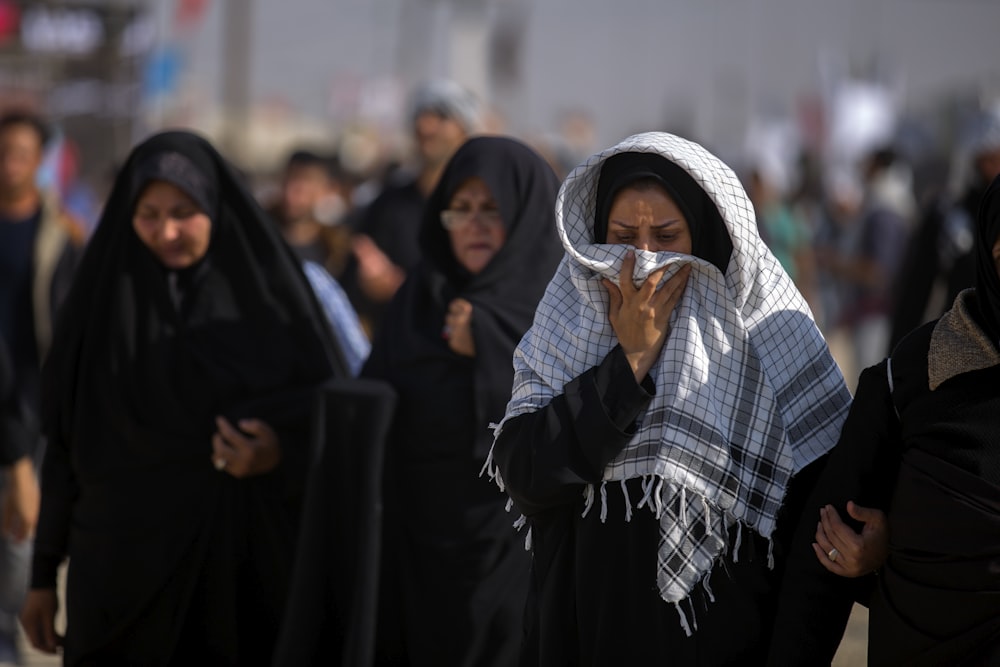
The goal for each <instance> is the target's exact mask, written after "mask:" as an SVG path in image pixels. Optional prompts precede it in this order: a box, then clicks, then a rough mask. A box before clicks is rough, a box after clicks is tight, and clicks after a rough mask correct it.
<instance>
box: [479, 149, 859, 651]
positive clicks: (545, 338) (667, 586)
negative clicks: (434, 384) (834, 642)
mask: <svg viewBox="0 0 1000 667" xmlns="http://www.w3.org/2000/svg"><path fill="white" fill-rule="evenodd" d="M556 214H557V226H558V230H559V234H560V237H561V239H562V242H563V246H564V248H565V249H566V256H565V257H564V259H563V261H562V263H561V264H560V267H559V269H558V270H557V272H556V275H555V276H554V277H553V279H552V281H551V282H550V284H549V286H548V289H547V290H546V293H545V296H544V297H543V298H542V301H541V303H540V304H539V307H538V309H537V311H536V313H535V319H534V323H533V324H532V327H531V329H530V330H529V331H528V333H527V334H525V336H524V338H523V339H522V340H521V343H520V344H519V345H518V348H517V350H516V351H515V355H514V369H515V375H514V387H513V392H512V397H511V400H510V403H509V404H508V406H507V411H506V414H505V417H504V419H503V420H502V421H501V423H500V424H499V425H497V426H496V428H495V434H496V438H495V441H494V446H493V450H492V452H491V455H490V458H489V459H488V460H487V462H486V465H485V467H484V469H485V470H486V471H488V472H489V474H490V475H491V476H492V477H493V479H494V480H495V481H496V482H497V484H498V485H499V486H500V487H501V488H502V489H505V490H506V491H507V493H508V494H509V495H510V497H511V499H512V503H513V506H514V508H516V510H517V511H519V512H520V513H521V514H522V515H523V520H519V523H524V524H526V527H527V530H528V532H527V535H526V542H527V546H528V547H530V548H531V550H532V551H533V561H532V562H533V576H532V591H531V597H530V599H529V605H528V610H527V613H526V618H527V621H526V625H527V627H526V629H525V640H524V644H523V647H522V664H525V665H533V664H542V665H552V664H585V665H606V664H640V661H645V660H658V661H664V660H667V659H669V660H670V661H672V662H673V664H683V665H719V664H758V663H759V662H761V661H762V660H763V659H764V656H765V655H766V651H767V646H766V644H767V635H768V634H769V627H768V623H769V619H770V617H771V614H772V612H773V604H774V597H775V594H774V588H775V585H776V581H777V577H778V574H779V573H780V569H781V565H782V562H783V555H784V540H785V538H787V529H785V528H784V527H785V526H786V525H789V526H790V525H791V524H793V523H794V521H795V520H796V518H797V516H798V514H799V509H800V503H801V500H802V496H803V494H804V493H807V492H808V490H809V487H810V483H811V479H813V478H815V476H816V475H817V474H818V469H819V467H820V465H821V463H820V462H819V459H821V458H822V457H823V456H824V454H825V453H826V452H827V451H828V450H829V449H830V448H831V447H832V446H833V444H834V442H835V441H836V438H837V435H838V434H839V431H840V426H841V423H842V421H843V419H844V417H845V415H846V413H847V409H848V404H849V401H850V395H849V393H848V391H847V388H846V387H845V385H844V380H843V377H842V375H841V374H840V371H839V370H838V368H837V366H836V364H835V363H834V361H833V359H832V357H831V356H830V353H829V350H828V349H827V346H826V343H825V341H824V340H823V337H822V335H821V334H820V332H819V330H818V328H817V327H816V324H815V322H814V321H813V319H812V316H811V315H810V313H809V309H808V307H807V306H806V304H805V301H804V300H803V299H802V297H801V295H800V294H799V292H798V291H797V290H796V289H795V287H794V285H793V284H792V281H791V279H790V278H789V277H788V275H787V274H786V273H785V272H784V271H783V270H782V268H781V266H780V264H779V263H778V261H777V260H776V259H775V257H774V256H773V255H772V254H771V252H770V251H769V250H768V249H767V247H766V246H765V245H764V244H763V242H762V241H761V240H760V237H759V236H758V233H757V226H756V219H755V215H754V211H753V207H752V205H751V204H750V201H749V199H748V198H747V195H746V193H745V192H744V190H743V187H742V186H741V185H740V183H739V181H738V179H737V178H736V176H735V174H734V173H733V172H732V170H731V169H729V167H728V166H726V165H725V164H723V163H722V162H721V161H720V160H718V158H716V157H715V156H713V155H711V154H710V153H708V152H707V151H706V150H705V149H704V148H702V147H701V146H699V145H697V144H694V143H692V142H690V141H687V140H684V139H682V138H679V137H676V136H673V135H670V134H665V133H647V134H640V135H636V136H633V137H630V138H628V139H626V140H625V141H623V142H622V143H620V144H618V145H617V146H614V147H612V148H610V149H607V150H605V151H602V152H600V153H598V154H596V155H594V156H592V157H591V158H589V159H588V160H587V161H585V162H584V163H583V164H581V165H580V166H578V167H577V168H576V169H575V170H574V171H573V172H572V173H571V174H570V175H569V177H568V178H567V179H566V181H565V183H564V184H563V186H562V188H561V189H560V193H559V197H558V200H557V204H556ZM661 283H662V286H661Z"/></svg>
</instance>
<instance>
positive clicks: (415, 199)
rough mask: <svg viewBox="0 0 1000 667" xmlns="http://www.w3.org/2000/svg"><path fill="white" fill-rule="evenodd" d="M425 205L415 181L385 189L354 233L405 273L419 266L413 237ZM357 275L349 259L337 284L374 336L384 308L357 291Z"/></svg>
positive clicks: (425, 201)
mask: <svg viewBox="0 0 1000 667" xmlns="http://www.w3.org/2000/svg"><path fill="white" fill-rule="evenodd" d="M426 203H427V198H426V197H425V196H424V194H423V193H422V192H421V191H420V188H418V187H417V182H416V180H411V181H408V182H406V183H403V184H398V185H396V184H394V185H388V186H386V188H385V189H384V190H383V191H382V192H381V193H380V194H379V196H378V197H376V198H375V201H373V202H372V203H371V204H369V205H368V208H367V209H365V211H364V213H363V214H361V215H360V219H359V222H358V226H357V229H356V231H357V232H359V233H361V234H366V235H367V236H369V237H371V239H372V241H374V242H375V245H377V246H378V248H379V249H380V250H381V251H382V252H384V253H385V254H386V256H387V257H388V258H389V259H390V260H391V261H392V263H393V264H395V265H396V266H398V267H400V268H402V269H403V270H404V271H406V272H407V273H409V272H410V271H412V270H413V269H414V268H416V266H417V264H419V263H420V245H419V243H418V242H417V236H418V234H419V231H420V220H421V219H422V217H423V214H424V205H425V204H426ZM357 271H358V266H357V262H356V261H355V260H354V259H353V257H352V259H350V260H349V261H348V263H347V266H346V267H345V269H344V275H343V280H342V281H341V282H342V284H343V286H344V291H345V292H346V293H347V295H348V297H350V299H351V304H352V305H353V306H354V309H355V310H356V311H357V312H358V316H359V317H360V318H361V319H362V321H364V322H366V323H367V324H368V326H369V327H370V328H371V330H372V331H373V332H377V331H378V330H379V329H380V328H381V325H382V320H383V318H384V317H385V315H386V310H387V309H388V304H386V303H376V302H374V301H372V300H371V299H370V298H369V297H368V296H367V295H365V294H364V293H363V292H362V291H361V288H360V286H359V284H358V279H357Z"/></svg>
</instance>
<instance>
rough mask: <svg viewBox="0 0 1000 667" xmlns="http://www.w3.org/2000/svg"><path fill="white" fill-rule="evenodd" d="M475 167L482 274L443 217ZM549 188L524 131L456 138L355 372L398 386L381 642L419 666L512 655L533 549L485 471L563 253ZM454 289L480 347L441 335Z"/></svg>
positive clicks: (552, 182)
mask: <svg viewBox="0 0 1000 667" xmlns="http://www.w3.org/2000/svg"><path fill="white" fill-rule="evenodd" d="M472 177H479V178H481V179H482V180H483V181H484V182H485V183H486V184H487V186H488V187H489V189H490V192H491V193H492V195H493V197H494V199H495V200H496V202H497V204H498V207H499V210H500V214H501V217H502V219H503V223H504V227H505V229H506V242H505V243H504V245H503V247H502V248H501V249H500V250H499V252H498V253H497V255H496V256H494V258H493V259H492V261H491V262H490V263H489V264H488V265H487V266H486V267H485V268H484V269H483V270H482V271H481V272H480V273H478V274H476V275H470V274H468V273H467V272H466V271H465V270H464V269H463V268H462V267H461V266H460V265H459V264H458V262H457V261H456V259H455V257H454V256H453V254H452V251H451V245H450V241H449V237H448V232H447V231H446V230H445V229H444V228H443V227H442V226H441V222H440V213H441V211H442V210H444V209H445V208H447V207H448V205H449V203H450V200H451V197H452V195H453V194H454V192H455V191H456V190H457V189H458V188H459V187H460V186H461V185H462V184H463V183H464V182H465V181H466V180H468V179H469V178H472ZM557 187H558V182H557V181H556V177H555V175H554V174H553V172H552V170H551V168H549V167H548V165H547V164H546V163H545V162H544V161H543V160H542V159H541V158H540V157H539V156H538V155H537V154H535V153H534V152H533V151H531V150H530V149H528V148H527V147H526V146H524V145H523V144H521V143H519V142H516V141H514V140H511V139H507V138H501V137H482V138H476V139H472V140H470V141H468V142H467V143H466V144H464V145H463V146H462V147H461V148H460V149H459V150H458V151H457V152H456V154H455V155H454V156H453V157H452V159H451V161H450V162H449V164H448V167H447V168H446V169H445V172H444V174H443V175H442V178H441V181H440V183H439V184H438V187H437V189H436V190H435V192H434V193H433V194H432V196H431V197H430V199H429V201H428V205H427V209H426V211H425V213H424V217H423V223H422V226H421V228H420V248H421V251H422V254H423V256H424V261H423V262H422V263H421V264H420V265H419V266H418V268H417V269H416V270H415V271H414V272H412V273H411V274H410V276H409V278H408V279H407V281H406V283H405V284H404V285H403V287H402V288H401V289H400V292H399V293H398V294H397V295H396V297H395V299H394V300H393V302H392V304H391V307H390V310H389V313H388V317H387V319H386V323H385V326H384V327H383V328H382V329H381V331H380V332H379V334H378V335H377V337H376V340H375V343H374V345H373V349H372V354H371V356H370V357H369V359H368V362H367V364H366V365H365V368H364V370H363V375H366V376H369V377H376V378H381V379H385V380H387V381H388V382H389V383H391V384H392V385H393V387H394V388H395V389H396V391H397V393H398V396H399V402H398V407H397V411H396V416H395V419H394V421H393V427H392V431H391V433H390V437H389V443H388V451H387V455H386V456H387V461H386V465H387V474H386V484H385V493H386V501H385V502H386V537H385V547H384V550H383V552H384V553H385V554H386V559H387V560H386V571H385V579H384V581H383V584H382V586H383V590H384V591H387V592H386V593H385V594H384V595H383V604H382V607H381V614H382V628H381V637H380V640H379V641H380V650H381V651H382V652H383V653H384V654H385V653H388V654H391V653H392V651H393V647H392V644H393V643H397V644H398V643H399V642H400V641H401V643H402V644H403V647H399V646H397V647H396V648H395V650H396V651H397V652H400V653H405V655H406V659H408V660H410V661H412V662H413V664H447V665H489V664H496V665H508V664H510V662H511V661H512V660H513V659H514V656H515V655H516V650H517V646H518V644H519V639H520V626H521V613H522V610H523V606H524V595H525V587H526V584H527V571H528V563H529V557H528V554H527V553H526V552H525V551H524V548H523V544H522V542H521V539H520V538H519V537H518V536H517V535H516V534H515V532H514V531H513V530H512V529H511V527H510V526H511V523H512V522H513V521H514V518H515V517H513V516H511V515H510V514H508V513H507V512H506V511H505V509H504V506H505V502H506V498H505V497H504V496H503V494H501V493H500V492H499V490H498V489H497V488H496V486H495V485H493V484H492V483H491V482H490V481H489V480H488V479H486V478H485V477H480V475H479V472H480V469H481V468H482V466H483V462H484V461H485V460H486V457H487V454H488V452H489V448H490V445H491V443H492V433H491V431H490V429H489V424H490V422H497V421H499V420H500V419H501V418H502V417H503V414H504V408H505V406H506V404H507V400H508V399H509V397H510V388H511V384H512V382H513V367H512V363H511V359H512V356H513V352H514V347H515V346H516V344H517V342H518V341H519V340H520V338H521V336H522V335H523V334H524V332H525V331H526V330H527V329H528V327H529V326H530V324H531V319H532V317H533V314H534V310H535V306H536V305H537V303H538V300H539V299H540V298H541V295H542V292H543V291H544V289H545V286H546V284H547V282H548V280H549V278H550V277H551V274H552V272H553V271H554V270H555V266H556V263H557V262H558V260H559V258H560V256H561V255H562V247H561V245H560V244H559V241H558V239H557V237H556V231H555V219H554V215H555V214H554V205H555V197H556V190H557ZM458 297H461V298H463V299H466V300H468V301H469V302H470V303H471V304H472V307H473V314H472V331H473V338H474V340H475V349H476V354H475V357H474V358H469V357H464V356H461V355H459V354H457V353H455V352H453V351H452V350H451V349H450V348H449V347H448V344H447V342H446V341H445V340H444V339H443V338H442V336H441V330H442V327H443V325H444V319H445V313H446V312H447V309H448V305H449V304H450V302H451V301H452V300H453V299H455V298H458ZM393 614H396V615H397V616H398V621H397V623H393V622H391V621H392V618H391V617H392V616H393ZM393 627H395V628H396V629H395V630H393V629H392V628H393ZM400 627H401V634H402V639H401V640H400V637H399V634H400V630H399V628H400ZM393 634H396V635H397V636H396V638H395V640H393V638H392V635H393Z"/></svg>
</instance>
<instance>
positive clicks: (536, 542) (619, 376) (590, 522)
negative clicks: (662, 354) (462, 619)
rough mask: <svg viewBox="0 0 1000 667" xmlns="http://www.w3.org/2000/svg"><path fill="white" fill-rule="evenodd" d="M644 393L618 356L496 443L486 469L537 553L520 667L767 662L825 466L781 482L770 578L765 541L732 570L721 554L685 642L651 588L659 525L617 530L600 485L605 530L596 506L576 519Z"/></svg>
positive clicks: (750, 540) (616, 513)
mask: <svg viewBox="0 0 1000 667" xmlns="http://www.w3.org/2000/svg"><path fill="white" fill-rule="evenodd" d="M653 390H654V389H653V385H652V383H651V381H649V378H648V376H647V379H646V382H645V383H644V384H643V385H638V384H636V382H635V379H634V377H633V374H632V369H631V367H630V366H629V365H628V362H627V361H626V359H625V356H624V354H623V353H622V352H621V348H619V347H615V348H614V349H613V350H612V351H611V353H610V354H609V355H608V357H607V358H606V359H605V360H604V361H603V362H602V363H601V364H600V365H598V366H597V367H595V368H593V369H591V370H589V371H586V372H585V373H583V374H582V375H580V376H579V377H577V378H576V379H575V380H573V381H572V382H570V383H568V384H567V385H566V387H565V389H564V391H563V393H562V394H561V395H559V396H557V397H555V398H554V399H553V400H552V402H551V403H549V405H547V406H546V407H545V408H543V409H541V410H538V411H536V412H532V413H528V414H523V415H520V416H518V417H515V418H513V419H511V420H510V421H508V422H507V423H506V424H505V425H504V429H503V431H502V433H501V434H500V437H499V438H498V439H497V443H496V447H495V449H494V460H495V461H496V463H497V466H498V467H499V468H500V469H501V470H502V472H503V480H504V483H505V485H506V488H507V490H508V492H509V493H510V495H511V497H512V498H513V499H514V501H515V506H516V507H517V508H518V509H519V510H521V511H522V512H524V513H525V515H526V516H527V517H528V525H529V526H530V527H531V539H532V544H533V552H534V561H533V568H532V584H531V592H530V596H531V597H530V602H529V606H528V612H527V614H528V619H527V630H526V632H527V635H526V638H525V643H524V647H523V650H522V655H521V662H520V664H521V665H522V666H527V665H546V666H547V665H595V666H597V665H612V664H620V665H632V664H636V665H637V664H643V663H647V664H660V663H663V662H664V661H665V660H666V661H670V662H671V664H674V663H675V664H679V665H729V664H732V665H752V664H760V663H761V662H762V661H763V660H764V656H765V655H766V650H767V639H768V635H769V628H770V620H771V618H772V615H773V606H774V601H775V598H776V590H777V585H778V582H779V581H780V576H781V571H782V565H783V562H784V553H785V552H786V549H787V541H788V538H789V536H790V535H789V534H790V525H794V523H795V521H796V520H797V518H798V515H799V512H800V509H801V505H802V499H803V497H804V494H805V493H806V492H808V490H809V488H810V487H811V485H812V483H813V481H814V480H815V478H816V476H817V475H818V472H819V470H820V469H821V468H822V465H823V464H822V460H818V461H816V462H814V463H812V464H810V465H809V466H807V467H806V468H804V469H803V470H802V471H801V472H799V474H797V475H796V476H795V477H794V478H793V479H792V480H791V482H790V483H789V487H788V492H787V494H786V498H785V502H784V506H783V509H782V510H781V513H780V515H779V520H778V527H777V529H776V531H775V533H774V536H773V539H774V549H773V554H774V557H775V568H774V569H773V570H771V569H769V568H768V564H767V560H768V558H767V556H768V543H767V540H766V539H764V538H762V537H760V536H758V535H756V534H754V533H752V531H749V530H748V529H744V535H743V536H742V539H743V546H742V547H741V548H740V553H739V555H738V559H739V560H738V562H737V561H736V560H734V558H733V556H732V555H728V556H726V557H725V558H724V559H723V561H722V562H720V563H718V564H717V565H716V567H715V568H714V570H713V571H712V573H711V577H710V586H711V590H712V593H713V594H714V597H715V600H714V602H713V601H710V600H709V599H708V596H707V595H706V591H705V589H704V588H702V587H701V586H698V587H696V588H695V590H694V591H693V592H692V594H691V598H692V607H693V609H694V610H695V611H694V621H695V623H696V624H697V630H696V631H695V632H694V633H693V635H692V636H691V637H687V636H686V635H685V633H684V630H683V628H682V627H681V624H680V620H679V619H678V615H677V611H676V610H675V609H674V608H673V605H670V604H668V603H666V602H664V601H663V599H662V598H661V597H660V594H659V591H658V590H657V586H656V572H657V565H656V559H657V553H658V547H659V539H660V528H659V520H658V519H656V518H655V517H654V515H653V514H652V513H651V512H648V511H645V510H637V511H635V512H634V513H633V514H632V518H631V521H629V522H625V521H623V520H621V518H620V517H622V516H623V515H624V511H625V510H624V507H625V504H624V497H623V494H622V491H621V488H620V486H619V485H618V484H609V485H608V486H607V514H608V520H607V521H606V522H602V521H601V520H600V518H599V514H600V512H599V511H598V510H597V508H594V509H593V510H592V511H591V512H589V513H588V514H587V516H586V517H582V516H581V515H582V514H583V510H584V499H583V496H582V491H583V488H584V486H585V485H586V484H600V482H601V479H602V473H603V471H604V468H605V466H606V465H607V464H608V463H609V462H610V461H611V460H612V459H613V458H614V457H615V456H616V455H617V454H618V452H619V451H620V450H621V449H622V448H623V447H624V446H625V445H626V444H627V443H628V441H629V440H630V439H631V437H632V435H633V430H634V425H635V423H636V420H637V419H638V418H639V417H640V416H641V415H642V414H643V413H644V412H645V410H646V407H647V406H648V404H649V401H650V399H651V398H652V397H651V395H650V392H652V391H653ZM640 483H641V480H640V479H632V480H628V482H627V484H628V486H629V495H630V497H631V498H638V497H641V496H642V489H641V487H640ZM612 517H613V518H612ZM733 540H735V534H731V535H730V543H733Z"/></svg>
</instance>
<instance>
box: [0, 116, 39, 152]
mask: <svg viewBox="0 0 1000 667" xmlns="http://www.w3.org/2000/svg"><path fill="white" fill-rule="evenodd" d="M17 125H26V126H28V127H30V128H31V129H32V130H34V131H35V134H37V135H38V145H39V146H41V147H42V148H43V149H44V148H45V147H46V146H47V145H48V143H49V139H51V138H52V132H51V130H50V129H49V126H48V124H47V123H46V122H45V121H44V120H42V117H41V116H39V115H38V114H36V113H32V112H30V111H8V112H7V113H5V114H3V116H0V132H5V131H6V130H7V129H8V128H11V127H15V126H17Z"/></svg>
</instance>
